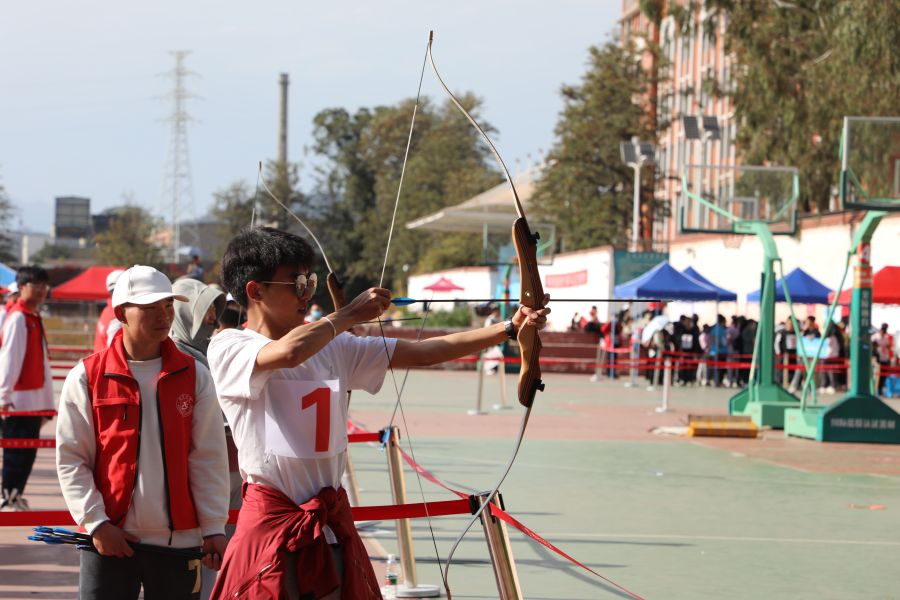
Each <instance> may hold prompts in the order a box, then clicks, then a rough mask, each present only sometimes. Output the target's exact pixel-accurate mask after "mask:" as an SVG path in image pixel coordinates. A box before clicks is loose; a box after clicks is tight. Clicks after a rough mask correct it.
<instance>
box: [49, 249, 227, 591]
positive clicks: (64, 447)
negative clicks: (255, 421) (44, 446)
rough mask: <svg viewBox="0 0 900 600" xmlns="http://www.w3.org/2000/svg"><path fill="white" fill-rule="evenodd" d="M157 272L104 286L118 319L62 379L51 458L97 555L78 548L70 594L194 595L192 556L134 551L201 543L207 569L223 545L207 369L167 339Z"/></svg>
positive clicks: (222, 483)
mask: <svg viewBox="0 0 900 600" xmlns="http://www.w3.org/2000/svg"><path fill="white" fill-rule="evenodd" d="M175 300H179V301H186V300H187V298H185V297H184V296H179V295H176V294H174V293H173V292H172V284H171V283H170V282H169V279H168V278H167V277H166V276H165V275H163V274H162V273H160V272H159V271H157V270H156V269H154V268H152V267H145V266H139V265H136V266H134V267H132V268H130V269H128V270H127V271H125V272H124V273H123V274H122V275H121V277H120V278H119V280H118V281H117V282H116V288H115V291H114V292H113V296H112V306H113V308H114V310H115V314H116V319H118V320H119V321H120V322H122V329H121V331H120V332H118V333H117V334H116V336H115V338H114V339H113V341H112V344H111V345H110V346H109V348H106V349H104V350H102V351H101V352H98V353H96V354H92V355H91V356H89V357H88V358H86V359H84V361H82V362H81V363H79V364H78V365H76V367H75V368H74V369H72V371H71V372H70V373H69V375H68V376H67V377H66V382H65V384H64V385H63V389H62V393H61V395H60V406H59V418H58V423H57V428H56V465H57V474H58V476H59V483H60V487H61V488H62V492H63V496H64V498H65V501H66V505H67V506H68V507H69V512H71V513H72V517H73V518H74V519H75V521H76V522H77V523H78V524H79V525H81V526H82V527H84V528H85V529H86V530H87V531H88V533H90V534H91V536H92V537H93V541H94V546H95V547H96V549H97V553H94V552H82V553H81V572H80V580H79V598H81V599H82V600H89V599H92V600H106V599H116V600H132V599H137V598H138V595H139V593H140V591H141V587H143V589H144V598H145V599H147V600H154V599H159V600H163V599H165V600H180V599H185V600H187V599H192V598H197V597H198V594H199V591H200V568H199V563H198V561H191V560H189V559H187V558H183V557H179V556H175V555H172V554H165V553H159V552H148V551H146V550H136V549H134V548H132V547H131V545H130V544H129V542H138V541H140V542H141V543H142V544H150V545H155V546H162V547H164V548H198V547H202V551H203V554H204V558H203V564H205V565H206V566H208V567H210V568H213V569H218V567H219V565H220V557H221V556H222V554H224V552H225V536H224V533H225V522H226V521H227V518H228V459H227V455H226V451H225V435H224V430H223V428H222V416H221V412H220V411H219V407H218V403H217V402H216V393H215V388H214V387H213V383H212V378H211V377H210V374H209V370H208V369H207V368H206V367H204V366H203V365H202V364H200V363H198V362H197V361H196V360H195V359H194V358H193V357H191V356H189V355H187V354H184V353H183V352H181V351H179V350H178V348H177V347H176V346H175V343H174V342H173V341H172V340H171V339H170V338H169V329H170V328H171V326H172V320H173V318H174V315H175V308H174V302H175Z"/></svg>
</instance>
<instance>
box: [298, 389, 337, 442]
mask: <svg viewBox="0 0 900 600" xmlns="http://www.w3.org/2000/svg"><path fill="white" fill-rule="evenodd" d="M300 402H301V404H300V406H301V408H302V409H303V410H306V409H307V408H309V407H310V406H313V405H315V407H316V452H327V451H328V440H329V438H331V390H330V389H328V388H318V389H316V390H313V391H312V392H310V393H308V394H307V395H305V396H303V398H301V399H300Z"/></svg>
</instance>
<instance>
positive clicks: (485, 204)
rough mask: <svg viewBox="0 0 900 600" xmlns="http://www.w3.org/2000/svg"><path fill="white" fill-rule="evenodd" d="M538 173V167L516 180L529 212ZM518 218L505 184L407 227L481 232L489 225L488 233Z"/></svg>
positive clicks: (420, 219) (413, 222)
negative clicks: (529, 201) (530, 199)
mask: <svg viewBox="0 0 900 600" xmlns="http://www.w3.org/2000/svg"><path fill="white" fill-rule="evenodd" d="M539 173H540V171H539V169H538V168H533V169H529V170H527V171H525V172H523V173H522V174H520V175H517V176H515V177H514V178H513V182H514V183H515V185H516V190H517V191H518V192H519V200H520V201H521V202H522V206H523V207H525V210H526V211H527V210H528V200H529V198H531V194H532V193H533V192H534V186H535V181H536V180H537V177H538V175H539ZM515 217H516V208H515V206H514V204H513V196H512V190H510V189H509V184H508V183H507V182H506V181H504V182H503V183H501V184H499V185H497V186H494V187H492V188H491V189H489V190H487V191H484V192H482V193H480V194H478V195H477V196H474V197H472V198H469V199H468V200H466V201H465V202H462V203H460V204H457V205H456V206H450V207H448V208H444V209H442V210H439V211H437V212H435V213H432V214H430V215H426V216H424V217H420V218H418V219H415V220H414V221H410V222H408V223H407V224H406V228H407V229H428V230H431V231H454V232H466V233H482V232H483V231H484V228H485V226H487V228H488V230H489V231H497V230H504V231H505V230H508V229H509V227H510V224H511V223H512V220H513V219H514V218H515Z"/></svg>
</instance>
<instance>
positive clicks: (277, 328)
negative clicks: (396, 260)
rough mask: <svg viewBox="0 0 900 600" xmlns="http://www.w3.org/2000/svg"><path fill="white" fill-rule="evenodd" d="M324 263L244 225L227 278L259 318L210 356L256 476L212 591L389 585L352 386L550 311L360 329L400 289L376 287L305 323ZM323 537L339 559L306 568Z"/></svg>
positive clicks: (297, 593)
mask: <svg viewBox="0 0 900 600" xmlns="http://www.w3.org/2000/svg"><path fill="white" fill-rule="evenodd" d="M314 263H315V254H314V252H313V250H312V248H311V247H310V246H309V244H307V243H306V242H305V241H304V240H303V239H302V238H300V237H298V236H295V235H293V234H290V233H286V232H283V231H279V230H276V229H271V228H266V227H262V228H254V229H248V230H245V231H243V232H241V233H240V234H239V235H238V236H237V237H235V238H234V239H233V240H232V241H231V242H230V243H229V245H228V248H227V249H226V251H225V255H224V257H223V259H222V273H223V279H224V283H225V286H226V287H227V288H228V290H229V292H230V293H231V294H232V296H234V298H235V299H236V300H237V301H238V302H239V303H240V304H241V305H242V306H243V307H245V308H246V310H247V323H246V328H245V329H244V330H228V331H225V332H223V333H221V334H219V335H217V336H215V337H214V338H213V339H212V341H211V343H210V345H209V351H208V358H209V365H210V370H211V372H212V375H213V379H214V381H215V384H216V392H217V394H218V397H219V403H220V405H221V406H222V410H223V411H224V413H225V416H226V418H227V419H228V423H229V425H230V426H231V429H232V432H233V434H234V441H235V444H236V445H237V447H238V462H239V464H240V470H241V475H242V477H243V478H244V481H245V482H246V484H247V485H246V486H245V491H244V505H243V507H242V508H241V516H240V518H239V520H238V526H237V531H236V533H235V536H234V538H233V539H232V540H231V543H230V544H229V546H228V549H227V550H226V554H225V558H224V561H223V566H222V571H221V572H220V574H219V578H218V580H217V582H216V587H215V589H214V590H213V596H212V597H213V598H218V597H230V596H231V595H232V594H233V593H234V592H235V591H237V590H238V589H241V590H247V587H246V585H252V586H253V588H252V589H258V590H260V593H262V590H265V591H268V592H272V591H273V590H274V591H276V592H277V591H279V590H282V589H285V590H286V592H287V593H288V596H287V597H289V598H301V599H302V598H305V597H306V596H305V595H306V594H310V593H316V594H317V596H316V597H319V595H318V594H319V593H320V592H321V591H322V590H323V589H324V590H325V591H331V592H332V593H331V594H329V595H328V596H327V598H332V597H335V598H339V597H340V596H339V595H334V596H333V594H340V593H341V588H343V590H342V591H343V594H344V597H353V598H361V599H365V598H380V597H381V596H380V593H379V591H378V585H377V581H375V578H374V573H373V572H372V568H371V563H370V562H369V560H368V558H367V556H366V553H365V549H364V548H363V547H362V543H361V541H360V540H359V536H358V534H357V533H356V530H355V528H354V527H353V523H352V517H351V516H350V510H349V504H348V503H347V499H346V493H345V492H344V490H343V489H342V488H341V484H340V482H341V475H342V473H343V470H344V465H345V462H346V448H347V431H346V421H347V400H346V398H347V394H346V392H347V391H349V390H353V389H362V390H365V391H368V392H370V393H375V392H377V391H378V389H379V388H380V387H381V384H382V382H383V380H384V375H385V373H386V372H387V369H388V368H389V366H390V367H393V368H394V369H405V368H409V367H418V366H426V365H433V364H437V363H441V362H445V361H448V360H452V359H454V358H458V357H461V356H465V355H468V354H473V353H476V352H478V351H480V350H483V349H484V348H488V347H491V346H496V345H497V344H499V343H501V342H503V341H504V340H505V339H507V337H509V336H512V337H515V335H516V333H517V331H518V329H519V328H521V327H537V328H539V329H541V328H543V327H544V326H545V325H546V320H547V314H548V313H549V312H550V309H549V308H542V309H540V310H532V309H529V308H527V307H521V308H519V310H518V311H517V312H516V314H515V315H514V316H513V318H512V319H510V320H509V321H506V322H502V323H497V324H494V325H491V326H489V327H483V328H480V329H475V330H472V331H465V332H460V333H453V334H450V335H446V336H442V337H438V338H431V339H428V340H423V341H418V342H413V341H407V340H393V339H391V340H388V339H384V338H381V337H370V338H359V337H355V336H352V335H349V334H346V333H345V332H346V331H347V330H349V329H350V328H351V327H352V326H354V325H356V324H358V323H363V322H366V321H370V320H372V319H375V318H377V317H378V316H380V315H381V314H383V313H384V312H385V310H387V309H388V308H389V307H390V301H391V293H390V291H389V290H387V289H383V288H371V289H369V290H367V291H365V292H364V293H362V294H360V295H359V296H357V297H356V298H355V299H354V300H353V301H352V302H350V303H349V304H347V306H345V307H344V308H342V309H340V310H338V311H335V312H333V313H331V314H330V315H326V316H324V317H322V318H321V319H320V320H318V321H316V322H313V323H309V324H304V316H305V314H306V311H307V305H308V304H309V302H310V300H311V298H312V296H313V293H314V292H315V286H316V274H315V273H314V272H313V271H312V267H313V265H314ZM547 300H548V298H545V303H546V301H547ZM323 505H324V506H325V510H326V512H325V513H322V512H321V511H322V510H323V509H322V508H321V507H322V506H323ZM285 514H287V515H289V516H288V517H285ZM322 514H327V515H329V516H328V517H327V518H328V521H327V523H321V522H320V521H319V519H320V518H321V515H322ZM348 520H349V521H348ZM319 525H321V527H319ZM324 544H329V545H332V550H331V552H325V553H324V555H327V556H329V557H331V556H332V554H334V555H335V558H336V560H333V561H326V563H327V564H325V565H324V566H322V564H321V563H316V562H315V561H313V562H312V563H311V564H313V565H319V566H318V568H319V569H321V572H307V571H305V570H304V569H302V568H301V566H302V565H304V559H305V557H306V556H307V555H312V554H316V555H318V556H320V557H321V556H322V555H323V553H322V552H321V548H322V545H324ZM336 544H339V546H338V545H336ZM315 545H318V549H317V550H316V551H313V550H311V548H312V547H313V546H315ZM288 556H290V557H291V558H290V559H287V557H288ZM341 569H343V576H341V574H340V570H341ZM286 581H287V582H290V583H289V584H288V585H287V587H285V582H286ZM373 582H374V584H373ZM250 595H251V596H252V592H251V593H250Z"/></svg>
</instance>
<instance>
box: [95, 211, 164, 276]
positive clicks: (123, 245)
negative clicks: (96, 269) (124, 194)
mask: <svg viewBox="0 0 900 600" xmlns="http://www.w3.org/2000/svg"><path fill="white" fill-rule="evenodd" d="M156 227H157V223H156V220H155V219H154V218H153V217H152V216H151V215H150V213H148V212H147V211H145V210H144V209H142V208H140V207H138V206H134V205H126V206H123V207H121V208H119V209H117V210H116V211H115V213H114V214H112V215H110V219H109V229H107V230H106V231H104V232H103V233H99V234H97V235H95V236H94V243H95V244H96V258H97V261H98V262H99V263H100V264H107V265H127V266H130V265H149V266H152V267H157V268H160V267H162V256H161V255H160V251H159V248H158V247H157V246H156V245H155V244H154V243H153V242H152V240H151V236H152V235H153V232H154V230H155V229H156Z"/></svg>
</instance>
